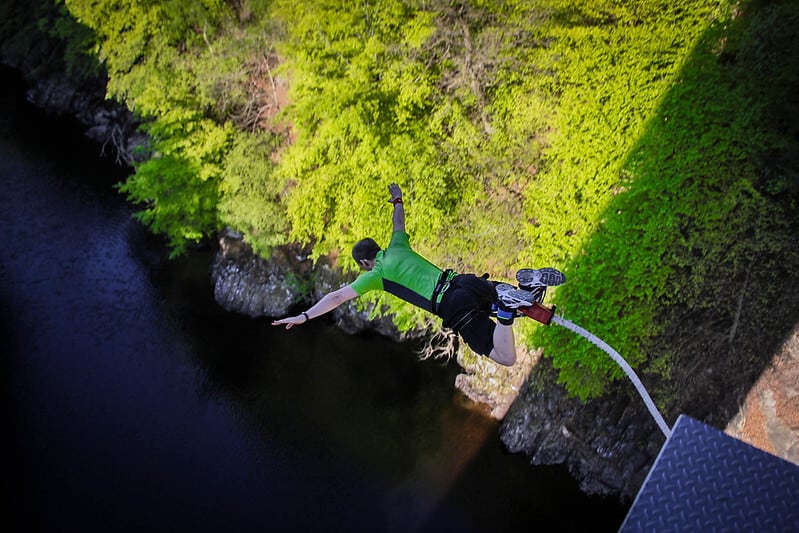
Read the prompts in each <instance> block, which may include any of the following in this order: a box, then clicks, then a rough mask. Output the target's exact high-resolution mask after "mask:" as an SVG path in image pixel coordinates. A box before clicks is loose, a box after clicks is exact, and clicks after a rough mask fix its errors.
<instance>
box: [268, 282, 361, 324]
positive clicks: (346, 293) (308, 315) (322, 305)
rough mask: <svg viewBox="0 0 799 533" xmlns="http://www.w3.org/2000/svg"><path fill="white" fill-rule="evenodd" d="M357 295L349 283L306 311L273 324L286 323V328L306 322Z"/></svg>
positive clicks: (328, 294) (326, 295)
mask: <svg viewBox="0 0 799 533" xmlns="http://www.w3.org/2000/svg"><path fill="white" fill-rule="evenodd" d="M357 297H358V293H357V292H355V289H353V288H352V287H351V286H349V285H347V286H346V287H342V288H340V289H338V290H337V291H333V292H330V293H327V294H325V295H324V296H323V297H322V299H321V300H319V301H318V302H316V303H315V304H314V305H312V306H311V308H310V309H308V310H307V311H305V312H304V313H300V314H299V315H297V316H290V317H286V318H283V319H281V320H275V321H274V322H272V325H273V326H281V325H285V326H286V329H290V328H291V327H292V326H298V325H300V324H305V323H306V322H308V321H309V320H310V319H312V318H316V317H318V316H321V315H324V314H325V313H328V312H330V311H332V310H333V309H335V308H336V307H338V306H339V305H341V304H343V303H344V302H348V301H350V300H352V299H353V298H357Z"/></svg>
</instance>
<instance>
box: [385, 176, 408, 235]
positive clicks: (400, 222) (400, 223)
mask: <svg viewBox="0 0 799 533" xmlns="http://www.w3.org/2000/svg"><path fill="white" fill-rule="evenodd" d="M388 193H389V194H390V195H391V199H390V200H389V202H390V203H392V204H394V216H393V217H392V219H391V221H392V222H393V224H394V231H405V208H404V207H403V206H402V190H400V187H399V185H397V184H396V183H392V184H391V185H389V186H388Z"/></svg>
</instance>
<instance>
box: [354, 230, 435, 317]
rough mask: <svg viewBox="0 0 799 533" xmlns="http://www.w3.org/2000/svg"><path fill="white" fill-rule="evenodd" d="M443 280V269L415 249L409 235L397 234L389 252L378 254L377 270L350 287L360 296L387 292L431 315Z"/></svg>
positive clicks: (361, 276)
mask: <svg viewBox="0 0 799 533" xmlns="http://www.w3.org/2000/svg"><path fill="white" fill-rule="evenodd" d="M440 276H441V269H440V268H438V267H437V266H435V265H434V264H433V263H431V262H430V261H428V260H427V259H425V258H424V257H422V256H421V255H419V254H417V253H416V252H414V251H413V250H412V249H411V244H410V241H409V238H408V234H407V233H405V232H404V231H395V232H394V234H393V235H392V236H391V242H390V243H389V245H388V248H386V249H385V250H381V251H379V252H377V256H376V257H375V266H374V268H373V269H372V270H370V271H369V272H364V273H363V274H361V275H360V276H358V278H357V279H356V280H355V281H353V282H352V284H351V285H350V286H351V287H352V288H353V289H354V290H355V292H356V293H358V296H361V295H363V294H365V293H367V292H369V291H377V290H384V291H386V292H389V293H391V294H393V295H394V296H397V297H399V298H402V299H403V300H405V301H406V302H410V303H412V304H414V305H417V306H419V307H421V308H422V309H425V310H427V311H429V310H430V299H431V298H432V296H433V290H434V289H435V288H436V283H438V279H439V277H440Z"/></svg>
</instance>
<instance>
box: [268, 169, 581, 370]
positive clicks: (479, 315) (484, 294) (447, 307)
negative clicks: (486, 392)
mask: <svg viewBox="0 0 799 533" xmlns="http://www.w3.org/2000/svg"><path fill="white" fill-rule="evenodd" d="M388 191H389V194H390V195H391V199H390V200H389V202H390V203H391V204H393V206H394V207H393V209H394V215H393V218H392V222H393V226H394V231H393V233H392V237H391V242H390V244H389V245H388V247H387V248H386V249H385V250H381V249H380V247H379V246H378V244H377V243H376V242H375V241H374V240H373V239H370V238H367V239H362V240H360V241H358V242H357V243H356V244H355V246H354V247H353V249H352V257H353V259H355V262H357V263H358V265H359V266H360V267H361V269H362V270H364V271H365V272H363V273H362V274H361V275H360V276H358V278H357V279H356V280H355V281H353V282H352V283H351V284H349V285H347V286H345V287H342V288H340V289H338V290H336V291H333V292H331V293H328V294H326V295H325V296H323V297H322V299H321V300H319V301H318V302H317V303H316V304H314V305H313V306H312V307H311V308H310V309H308V310H307V311H304V312H302V313H300V314H299V315H297V316H293V317H288V318H284V319H282V320H275V321H274V322H272V325H273V326H278V325H285V326H286V329H289V328H291V327H292V326H296V325H299V324H304V323H305V322H307V321H308V320H310V319H312V318H316V317H318V316H320V315H323V314H325V313H327V312H329V311H332V310H333V309H335V308H336V307H338V306H339V305H341V304H343V303H344V302H347V301H349V300H352V299H353V298H356V297H358V296H361V295H363V294H365V293H367V292H369V291H372V290H384V291H387V292H389V293H391V294H393V295H395V296H397V297H399V298H401V299H403V300H405V301H406V302H410V303H412V304H414V305H416V306H419V307H421V308H422V309H425V310H427V311H430V312H433V313H435V314H436V315H438V316H440V317H441V318H442V319H443V325H444V327H446V328H450V329H452V330H454V331H455V332H456V333H457V334H459V335H460V336H461V338H463V340H464V341H465V342H466V344H468V345H469V347H470V348H471V349H472V350H474V351H475V352H476V353H478V354H481V355H485V356H487V357H490V358H491V359H493V360H494V361H496V362H497V363H499V364H502V365H506V366H512V365H513V364H514V363H515V362H516V345H515V340H514V337H513V328H512V325H513V319H514V317H515V316H516V314H517V310H521V311H523V310H524V309H525V308H528V307H530V306H532V305H533V303H534V302H535V301H541V300H542V299H543V296H544V293H545V291H546V287H547V286H548V285H560V284H561V283H564V282H565V281H566V278H565V276H564V275H563V274H562V273H561V272H559V271H558V270H556V269H554V268H544V269H540V270H535V269H522V270H520V271H519V272H518V273H517V275H516V279H517V281H518V282H519V284H520V286H521V287H522V289H517V288H515V287H512V286H511V285H509V284H507V283H498V284H495V283H494V282H492V281H489V280H488V279H486V278H487V277H488V275H485V276H483V277H477V276H475V275H474V274H456V273H454V272H452V271H451V270H444V271H442V270H441V269H440V268H438V267H437V266H435V265H434V264H432V263H430V262H429V261H428V260H427V259H425V258H423V257H422V256H420V255H419V254H417V253H416V252H414V251H413V249H412V248H411V246H410V242H409V240H408V239H409V238H408V234H407V233H405V208H404V206H403V204H402V191H401V190H400V187H399V185H397V184H396V183H392V184H391V185H389V187H388ZM524 289H526V290H524ZM494 313H496V317H497V322H494V321H493V320H492V319H491V317H492V316H493V315H494Z"/></svg>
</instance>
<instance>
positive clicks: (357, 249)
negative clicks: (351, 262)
mask: <svg viewBox="0 0 799 533" xmlns="http://www.w3.org/2000/svg"><path fill="white" fill-rule="evenodd" d="M379 251H380V246H378V245H377V243H376V242H375V240H374V239H372V238H369V237H367V238H365V239H361V240H360V241H358V242H356V243H355V246H353V247H352V258H353V259H355V262H356V263H358V266H359V267H361V268H362V269H364V270H372V267H373V266H374V261H375V257H376V256H377V252H379Z"/></svg>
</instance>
